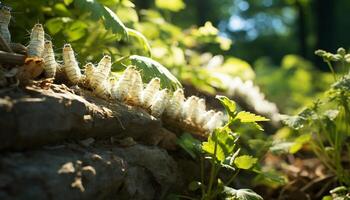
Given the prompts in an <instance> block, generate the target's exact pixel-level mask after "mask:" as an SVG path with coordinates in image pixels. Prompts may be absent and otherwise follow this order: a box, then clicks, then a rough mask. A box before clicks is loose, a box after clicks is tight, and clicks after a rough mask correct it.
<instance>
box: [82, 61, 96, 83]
mask: <svg viewBox="0 0 350 200" xmlns="http://www.w3.org/2000/svg"><path fill="white" fill-rule="evenodd" d="M83 68H84V69H85V72H84V75H85V84H86V85H87V86H88V87H89V88H92V84H91V82H92V80H93V77H94V75H95V71H96V68H95V66H94V64H92V63H91V62H89V63H87V64H86V65H85V66H84V67H83Z"/></svg>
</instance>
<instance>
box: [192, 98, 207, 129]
mask: <svg viewBox="0 0 350 200" xmlns="http://www.w3.org/2000/svg"><path fill="white" fill-rule="evenodd" d="M205 112H206V106H205V100H204V99H199V100H198V102H197V107H196V108H195V110H194V112H193V115H192V116H191V120H192V121H193V122H194V123H195V124H200V121H201V120H202V119H201V116H202V114H203V113H205Z"/></svg>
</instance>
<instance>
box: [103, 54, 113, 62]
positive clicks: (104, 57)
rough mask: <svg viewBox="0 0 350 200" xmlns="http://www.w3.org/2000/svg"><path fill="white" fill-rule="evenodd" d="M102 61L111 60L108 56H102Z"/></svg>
mask: <svg viewBox="0 0 350 200" xmlns="http://www.w3.org/2000/svg"><path fill="white" fill-rule="evenodd" d="M102 60H106V61H111V60H112V58H111V56H110V55H105V56H103V58H102Z"/></svg>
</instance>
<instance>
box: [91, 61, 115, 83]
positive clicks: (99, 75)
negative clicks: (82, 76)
mask: <svg viewBox="0 0 350 200" xmlns="http://www.w3.org/2000/svg"><path fill="white" fill-rule="evenodd" d="M111 66H112V60H111V57H110V56H108V55H106V56H104V57H103V58H102V59H101V61H100V62H99V63H98V65H97V68H96V69H95V70H94V75H93V76H92V77H91V78H90V85H91V87H92V88H96V87H97V86H98V85H99V84H100V83H102V82H103V81H105V80H107V79H108V76H109V73H110V72H111Z"/></svg>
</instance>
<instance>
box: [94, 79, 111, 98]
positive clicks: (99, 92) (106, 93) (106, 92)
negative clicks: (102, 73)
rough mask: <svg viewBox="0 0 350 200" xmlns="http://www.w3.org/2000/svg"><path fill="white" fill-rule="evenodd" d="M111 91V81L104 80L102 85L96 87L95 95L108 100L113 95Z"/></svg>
mask: <svg viewBox="0 0 350 200" xmlns="http://www.w3.org/2000/svg"><path fill="white" fill-rule="evenodd" d="M110 90H111V87H110V83H109V81H108V80H104V81H103V82H102V83H100V84H98V85H97V86H96V88H95V89H94V91H93V92H94V94H96V96H98V97H101V98H104V99H107V98H109V97H110V95H111V92H110Z"/></svg>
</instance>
